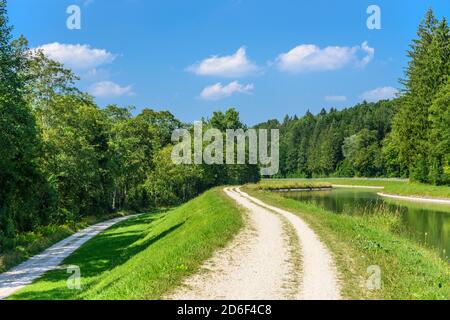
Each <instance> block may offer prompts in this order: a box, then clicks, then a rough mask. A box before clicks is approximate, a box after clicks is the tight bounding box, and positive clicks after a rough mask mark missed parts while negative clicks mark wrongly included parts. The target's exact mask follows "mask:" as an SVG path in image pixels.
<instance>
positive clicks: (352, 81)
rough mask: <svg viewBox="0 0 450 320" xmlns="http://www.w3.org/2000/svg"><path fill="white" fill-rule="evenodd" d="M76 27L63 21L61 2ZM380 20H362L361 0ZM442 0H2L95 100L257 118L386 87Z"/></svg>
mask: <svg viewBox="0 0 450 320" xmlns="http://www.w3.org/2000/svg"><path fill="white" fill-rule="evenodd" d="M72 4H75V5H78V6H79V7H80V9H81V30H69V29H68V28H67V27H66V20H67V18H68V17H69V15H68V14H67V13H66V10H67V7H68V6H69V5H72ZM372 4H375V5H378V6H379V7H380V8H381V24H382V25H381V27H382V29H381V30H369V29H368V28H367V26H366V21H367V18H368V17H369V15H368V14H367V13H366V10H367V7H368V6H369V5H372ZM430 6H431V7H433V9H434V10H435V13H436V15H437V16H438V17H439V18H440V17H442V16H447V18H449V13H450V4H449V1H448V0H428V1H427V0H372V1H365V0H346V1H332V0H327V1H325V0H314V1H292V0H290V1H289V0H277V1H264V0H221V1H215V0H210V1H187V0H184V1H181V0H179V1H171V0H161V1H156V0H155V1H153V0H39V1H30V0H10V1H9V15H10V22H11V23H12V24H13V25H14V26H15V33H16V34H24V35H25V36H26V37H27V38H28V40H29V41H30V47H32V48H38V47H41V48H43V49H44V51H45V52H46V53H47V54H48V55H49V56H51V57H53V58H55V59H58V60H60V61H61V62H64V63H65V64H66V65H68V66H70V67H72V68H73V69H74V70H75V72H76V73H77V74H79V75H80V76H81V78H82V80H81V82H80V84H79V86H80V87H81V88H82V89H83V90H85V91H89V92H90V93H92V94H93V95H94V96H95V97H96V101H97V102H98V103H99V104H100V105H101V106H104V105H107V104H109V103H117V104H120V105H133V106H135V107H136V110H137V112H138V111H139V110H141V109H142V108H143V107H150V108H153V109H156V110H163V109H164V110H169V111H171V112H172V113H174V114H175V116H177V117H178V118H180V119H182V120H183V121H194V120H199V119H200V118H201V117H205V116H208V115H210V114H211V113H212V112H213V111H216V110H225V109H226V108H228V107H236V108H237V109H238V110H239V112H240V113H241V117H242V119H243V120H244V121H245V122H246V123H248V124H255V123H258V122H261V121H265V120H267V119H270V118H278V119H282V118H283V117H284V115H286V114H290V115H293V114H297V115H303V114H304V113H305V112H306V110H308V109H309V110H311V111H312V112H314V113H316V112H319V111H320V109H321V108H326V109H329V108H330V107H337V108H338V109H341V108H343V107H346V106H352V105H354V104H355V103H357V102H359V101H361V100H362V99H364V98H366V99H368V100H377V99H379V98H382V97H388V96H392V94H394V93H395V89H398V88H399V85H398V79H399V78H401V77H402V76H403V70H404V68H405V66H406V64H407V59H406V50H407V49H408V45H409V43H410V42H411V39H412V38H413V37H415V32H416V28H417V25H418V23H419V22H420V20H421V19H422V17H423V15H424V13H425V11H426V9H427V8H428V7H430Z"/></svg>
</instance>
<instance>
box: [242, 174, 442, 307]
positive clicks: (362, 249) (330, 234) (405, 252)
mask: <svg viewBox="0 0 450 320" xmlns="http://www.w3.org/2000/svg"><path fill="white" fill-rule="evenodd" d="M342 183H343V182H342V181H341V182H340V184H342ZM359 183H360V180H358V184H359ZM244 190H245V191H246V192H248V193H249V194H251V195H253V196H255V197H257V198H259V199H261V200H263V201H265V202H266V203H269V204H271V205H274V206H277V207H280V208H284V209H286V210H289V211H291V212H293V213H296V214H298V215H299V216H300V217H301V218H303V219H304V220H305V221H306V222H307V223H308V224H309V225H310V226H311V227H312V228H313V229H314V230H315V231H316V232H317V234H318V235H319V237H320V238H321V239H322V241H324V243H325V244H326V245H327V246H328V247H329V248H330V250H331V251H332V253H333V255H334V257H335V260H336V263H337V267H338V270H339V272H340V275H341V278H342V279H341V280H342V285H343V295H344V297H346V298H349V299H361V298H362V299H380V298H381V299H450V266H449V264H448V263H447V262H445V261H444V260H443V259H441V258H440V257H439V256H438V254H436V253H435V252H434V251H432V250H430V249H427V248H425V247H423V246H421V245H419V244H417V243H416V242H414V241H412V240H409V239H407V238H406V237H403V236H402V225H401V222H400V218H399V217H396V216H394V215H392V214H389V213H386V212H380V213H379V214H377V215H365V216H347V215H337V214H333V213H331V212H328V211H326V210H324V209H321V208H318V207H316V206H314V205H313V204H308V203H303V202H300V201H296V200H293V199H288V198H285V197H283V196H282V195H281V194H278V193H272V192H266V191H262V190H259V189H258V188H257V187H251V186H250V187H245V188H244ZM372 265H377V266H379V267H380V268H381V272H382V274H381V275H382V282H383V284H382V287H381V289H380V290H373V291H370V290H368V289H367V285H366V282H367V280H368V278H369V276H370V275H369V274H368V273H367V268H368V267H369V266H372Z"/></svg>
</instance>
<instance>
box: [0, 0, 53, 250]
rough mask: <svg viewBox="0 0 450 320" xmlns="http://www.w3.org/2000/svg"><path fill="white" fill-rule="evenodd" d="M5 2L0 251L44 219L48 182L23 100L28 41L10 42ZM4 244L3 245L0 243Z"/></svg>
mask: <svg viewBox="0 0 450 320" xmlns="http://www.w3.org/2000/svg"><path fill="white" fill-rule="evenodd" d="M11 31H12V28H11V27H10V26H8V18H7V15H6V3H5V1H0V150H1V152H0V240H2V239H3V241H0V250H2V246H5V245H6V247H8V246H10V245H11V243H13V241H12V240H11V239H12V238H13V237H14V235H15V232H16V231H27V230H31V229H32V228H33V227H34V226H35V225H37V224H40V223H45V222H46V221H47V217H46V212H47V210H49V209H51V208H52V201H51V200H52V199H51V192H50V190H49V186H48V184H47V181H46V179H45V177H44V175H43V174H42V172H41V169H40V168H39V165H38V160H39V156H40V152H41V140H40V137H39V134H38V130H37V127H36V123H35V119H34V116H33V114H32V110H31V108H30V107H29V105H27V103H26V98H25V94H24V92H25V89H26V86H27V83H28V82H29V78H28V76H27V73H28V63H27V50H28V49H27V43H26V41H25V39H24V38H20V39H18V40H12V37H11ZM1 242H3V243H1Z"/></svg>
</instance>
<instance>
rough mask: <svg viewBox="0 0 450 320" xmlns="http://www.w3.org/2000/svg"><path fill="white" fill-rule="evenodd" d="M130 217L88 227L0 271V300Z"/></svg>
mask: <svg viewBox="0 0 450 320" xmlns="http://www.w3.org/2000/svg"><path fill="white" fill-rule="evenodd" d="M132 217H135V216H127V217H120V218H116V219H112V220H108V221H104V222H102V223H99V224H96V225H93V226H91V227H88V228H86V229H84V230H81V231H80V232H77V233H75V234H74V235H72V236H70V237H68V238H66V239H64V240H62V241H60V242H58V243H57V244H55V245H53V246H52V247H50V248H48V249H47V250H45V251H44V252H43V253H41V254H39V255H36V256H34V257H32V258H30V259H29V260H27V261H25V262H23V263H22V264H20V265H18V266H17V267H15V268H13V269H12V270H10V271H8V272H5V273H1V274H0V300H1V299H4V298H6V297H8V296H10V295H11V294H13V293H14V292H16V291H17V290H20V289H21V288H23V287H25V286H26V285H29V284H31V283H32V282H33V281H34V280H36V279H38V278H39V277H41V276H42V275H43V274H44V273H46V272H47V271H50V270H53V269H56V268H57V267H58V266H59V265H60V263H61V262H62V261H63V260H64V259H65V258H67V257H68V256H69V255H70V254H71V253H72V252H74V251H75V250H76V249H78V248H79V247H81V246H82V245H83V244H84V243H86V242H87V241H88V240H90V239H92V238H93V237H94V236H96V235H97V234H99V233H101V232H103V231H105V230H106V229H108V228H110V227H111V226H113V225H115V224H116V223H119V222H122V221H124V220H127V219H130V218H132ZM68 276H69V275H68Z"/></svg>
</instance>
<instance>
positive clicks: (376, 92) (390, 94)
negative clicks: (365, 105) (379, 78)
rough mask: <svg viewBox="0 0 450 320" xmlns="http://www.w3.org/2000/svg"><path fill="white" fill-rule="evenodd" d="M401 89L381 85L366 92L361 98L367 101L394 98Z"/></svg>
mask: <svg viewBox="0 0 450 320" xmlns="http://www.w3.org/2000/svg"><path fill="white" fill-rule="evenodd" d="M398 93H399V91H398V90H397V89H395V88H393V87H381V88H376V89H373V90H369V91H366V92H364V93H363V94H362V95H361V99H363V100H366V101H367V102H377V101H380V100H387V99H393V98H395V96H396V95H397V94H398Z"/></svg>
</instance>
